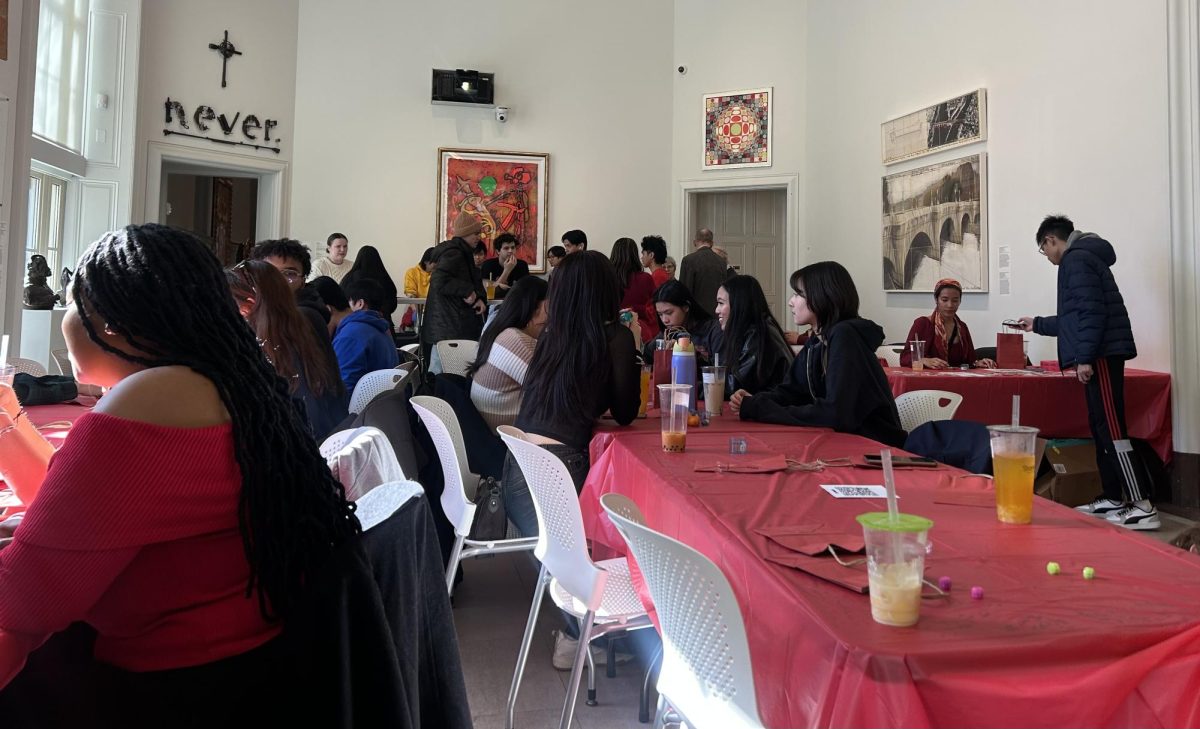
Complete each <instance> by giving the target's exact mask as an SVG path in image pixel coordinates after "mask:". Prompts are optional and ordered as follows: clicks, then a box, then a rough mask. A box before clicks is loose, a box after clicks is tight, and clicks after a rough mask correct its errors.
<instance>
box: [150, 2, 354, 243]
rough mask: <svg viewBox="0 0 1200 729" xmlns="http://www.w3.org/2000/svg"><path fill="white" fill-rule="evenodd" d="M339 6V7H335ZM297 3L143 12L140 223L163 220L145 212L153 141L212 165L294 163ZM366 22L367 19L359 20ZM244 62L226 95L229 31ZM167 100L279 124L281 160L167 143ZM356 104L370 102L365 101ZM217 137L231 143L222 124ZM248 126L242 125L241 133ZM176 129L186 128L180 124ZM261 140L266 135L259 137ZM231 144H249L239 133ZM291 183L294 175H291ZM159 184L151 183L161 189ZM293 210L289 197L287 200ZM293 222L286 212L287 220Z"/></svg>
mask: <svg viewBox="0 0 1200 729" xmlns="http://www.w3.org/2000/svg"><path fill="white" fill-rule="evenodd" d="M331 5H332V3H331ZM297 14H298V6H297V3H296V2H295V0H254V2H243V1H242V0H209V1H208V2H203V3H183V2H159V1H158V0H149V1H148V2H145V3H144V5H143V8H142V41H141V42H142V47H141V57H140V72H139V73H140V77H139V82H138V109H139V112H138V125H137V163H136V164H137V167H136V175H135V178H134V205H133V217H134V220H136V221H144V220H147V219H150V218H153V217H157V211H148V210H146V185H147V182H148V181H147V179H146V178H147V169H146V167H147V149H148V145H149V144H150V143H151V142H154V143H164V142H165V143H167V144H170V145H177V146H180V147H184V148H192V149H198V150H202V151H203V152H205V153H207V154H206V160H205V161H206V164H220V162H219V160H214V159H213V158H212V155H213V154H219V155H222V156H224V157H226V158H228V159H230V160H233V161H234V163H236V160H239V159H245V158H248V157H249V158H257V159H263V160H270V161H274V162H283V163H288V162H290V161H291V159H292V157H293V150H294V149H295V147H296V142H295V138H294V136H295V135H294V128H295V127H294V125H293V122H294V119H295V92H296V22H297ZM359 22H361V18H360V19H359ZM225 30H228V31H229V41H230V42H231V43H233V45H234V46H235V47H236V48H237V50H239V51H241V52H242V54H243V55H240V56H234V57H233V58H231V59H230V60H229V68H228V76H227V78H228V86H227V87H225V88H221V56H220V55H219V54H218V53H217V52H216V51H214V50H210V49H209V47H208V44H209V43H219V42H221V39H222V38H223V37H224V31H225ZM167 97H170V98H171V99H173V100H178V101H180V102H181V103H182V104H183V105H184V108H185V109H186V110H187V112H188V114H189V119H188V124H189V125H190V126H192V127H193V128H192V129H190V130H187V131H192V132H194V131H195V129H194V124H193V122H192V120H191V116H190V115H191V113H192V112H193V111H194V110H195V108H196V107H197V106H198V105H200V104H206V105H208V106H211V107H213V109H214V110H215V111H216V113H217V114H225V115H226V117H227V118H232V117H233V115H234V114H236V113H238V112H241V114H242V117H241V118H242V119H244V118H245V116H246V115H247V114H254V115H255V116H257V117H258V118H259V119H260V120H266V119H268V118H269V119H275V120H277V121H278V122H279V125H278V126H277V127H275V129H274V130H273V131H272V134H271V136H272V138H276V137H278V138H279V139H281V140H282V144H281V145H280V152H279V154H274V153H272V152H268V151H260V150H254V149H252V148H250V147H230V146H227V145H224V144H216V143H213V142H208V141H204V140H199V139H188V138H185V137H179V136H170V137H165V136H163V128H164V126H165V125H164V123H163V120H164V112H163V104H164V103H165V102H166V100H167ZM357 105H359V106H362V105H364V102H363V101H362V100H361V99H360V100H359V101H358V103H357ZM211 125H212V129H211V130H210V131H209V132H208V133H209V135H210V136H216V137H221V138H225V137H224V135H222V134H221V132H220V127H219V126H218V124H217V123H216V122H211ZM240 126H241V120H240V119H239V121H238V127H239V129H240ZM171 128H173V129H179V127H178V125H177V124H172V125H171ZM259 136H260V137H261V136H262V132H261V131H260V132H259ZM228 139H232V140H237V141H244V140H243V138H242V137H241V135H240V132H235V133H234V134H233V135H231V136H229V137H228ZM284 178H285V183H286V178H287V174H286V172H285V174H284ZM160 182H161V181H160V180H159V179H157V177H156V179H154V180H150V181H149V184H152V185H155V186H158V185H159V184H160ZM284 201H285V205H286V201H287V195H286V192H285V194H284ZM286 220H287V215H286V211H285V212H284V221H285V222H286Z"/></svg>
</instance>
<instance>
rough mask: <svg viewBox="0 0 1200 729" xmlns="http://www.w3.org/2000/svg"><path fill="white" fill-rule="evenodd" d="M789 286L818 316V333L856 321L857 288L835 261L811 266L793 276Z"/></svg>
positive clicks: (843, 268) (847, 273)
mask: <svg viewBox="0 0 1200 729" xmlns="http://www.w3.org/2000/svg"><path fill="white" fill-rule="evenodd" d="M790 284H791V286H792V291H795V292H796V293H797V294H799V295H801V296H803V297H804V299H805V302H806V303H807V305H808V310H809V311H811V312H812V313H813V315H814V316H816V317H817V326H816V327H815V329H816V330H817V331H818V332H823V331H826V330H828V329H829V328H830V327H831V326H833V325H834V324H837V323H838V322H840V321H844V320H846V319H857V318H858V289H857V288H856V287H855V286H854V279H853V278H851V277H850V272H849V271H847V270H846V268H845V266H843V265H842V264H840V263H838V262H837V261H818V262H816V263H810V264H809V265H807V266H805V267H804V268H801V269H800V270H798V271H796V272H795V273H793V274H792V278H791V281H790Z"/></svg>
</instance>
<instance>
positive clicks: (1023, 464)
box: [988, 425, 1038, 524]
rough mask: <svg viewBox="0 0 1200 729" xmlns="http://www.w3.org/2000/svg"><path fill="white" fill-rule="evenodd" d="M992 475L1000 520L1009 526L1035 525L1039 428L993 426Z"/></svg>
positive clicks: (990, 433) (989, 431) (991, 428)
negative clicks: (1034, 459)
mask: <svg viewBox="0 0 1200 729" xmlns="http://www.w3.org/2000/svg"><path fill="white" fill-rule="evenodd" d="M988 434H989V435H990V436H991V442H992V474H993V481H994V482H995V485H996V518H997V519H999V520H1000V521H1002V522H1004V523H1005V524H1028V523H1030V522H1032V521H1033V478H1034V476H1035V475H1036V472H1037V464H1036V463H1034V462H1033V455H1034V451H1035V450H1036V447H1037V434H1038V429H1037V428H1030V427H1028V426H1024V425H989V426H988Z"/></svg>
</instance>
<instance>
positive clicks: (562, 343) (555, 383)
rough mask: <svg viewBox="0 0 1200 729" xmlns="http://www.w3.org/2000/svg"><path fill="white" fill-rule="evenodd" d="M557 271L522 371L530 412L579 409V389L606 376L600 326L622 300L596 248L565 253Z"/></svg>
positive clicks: (613, 316)
mask: <svg viewBox="0 0 1200 729" xmlns="http://www.w3.org/2000/svg"><path fill="white" fill-rule="evenodd" d="M555 271H556V272H555V274H554V276H553V277H551V279H550V291H549V296H548V300H549V302H550V303H549V304H548V305H547V307H546V313H547V314H548V318H547V320H546V329H545V330H544V331H543V332H542V336H541V338H540V339H538V346H537V348H536V349H535V350H533V361H532V362H531V363H530V364H529V373H528V374H527V375H526V376H525V396H524V399H523V400H522V407H523V408H524V405H525V404H528V406H529V408H530V411H531V415H532V416H533V417H534V418H549V417H551V416H553V415H554V414H556V413H582V412H583V408H584V400H583V397H582V396H581V393H583V392H584V391H585V390H587V389H588V388H594V387H595V386H596V383H598V382H606V381H608V377H609V375H610V374H611V369H612V363H611V362H610V360H609V356H608V335H607V334H606V333H605V331H604V328H605V326H606V325H607V324H609V323H611V322H613V321H615V320H616V318H617V313H618V311H619V309H620V306H621V299H620V294H619V291H620V287H619V286H618V284H617V272H616V270H615V269H614V268H613V265H612V263H611V262H610V261H609V260H608V258H606V257H605V256H604V254H603V253H600V252H599V251H580V252H578V253H573V254H571V255H569V256H567V257H565V258H563V259H562V263H560V264H558V268H557V269H555ZM522 280H524V279H522Z"/></svg>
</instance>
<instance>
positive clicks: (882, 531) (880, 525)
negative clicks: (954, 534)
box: [858, 511, 933, 627]
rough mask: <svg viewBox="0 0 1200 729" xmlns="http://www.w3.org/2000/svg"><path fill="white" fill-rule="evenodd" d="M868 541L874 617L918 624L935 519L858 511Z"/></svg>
mask: <svg viewBox="0 0 1200 729" xmlns="http://www.w3.org/2000/svg"><path fill="white" fill-rule="evenodd" d="M858 523H859V524H862V528H863V540H864V541H865V542H866V544H867V580H868V582H869V587H870V594H871V617H872V618H874V619H875V622H877V623H881V624H883V625H895V626H901V627H903V626H907V625H916V623H917V620H919V619H920V617H921V581H922V580H923V579H924V576H925V555H926V554H928V553H929V546H930V545H929V529H930V527H932V526H933V522H932V521H930V520H929V519H926V518H925V517H922V516H916V515H914V514H897V515H896V518H895V520H892V518H891V517H890V515H889V514H888V513H887V512H886V511H875V512H871V513H868V514H859V515H858Z"/></svg>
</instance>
